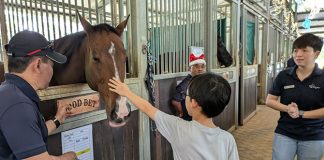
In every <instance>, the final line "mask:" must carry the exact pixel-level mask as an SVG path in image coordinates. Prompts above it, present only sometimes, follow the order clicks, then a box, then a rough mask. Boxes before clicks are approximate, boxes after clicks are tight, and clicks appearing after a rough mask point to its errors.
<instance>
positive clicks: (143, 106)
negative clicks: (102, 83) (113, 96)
mask: <svg viewBox="0 0 324 160" xmlns="http://www.w3.org/2000/svg"><path fill="white" fill-rule="evenodd" d="M108 85H109V86H110V88H109V90H110V91H113V92H115V93H117V94H119V95H120V96H125V97H127V98H128V100H129V101H131V102H132V103H133V104H134V105H135V107H137V108H138V109H139V110H140V111H142V112H144V113H145V114H146V115H148V116H149V117H150V118H151V119H152V120H154V117H155V114H156V112H157V111H158V109H157V108H155V107H153V106H152V105H151V104H150V103H149V102H148V101H146V100H145V99H143V98H141V97H139V96H137V95H136V94H134V93H133V92H132V91H130V90H129V88H128V87H127V85H126V84H125V83H122V82H121V81H119V80H117V79H116V78H112V79H110V80H109V83H108Z"/></svg>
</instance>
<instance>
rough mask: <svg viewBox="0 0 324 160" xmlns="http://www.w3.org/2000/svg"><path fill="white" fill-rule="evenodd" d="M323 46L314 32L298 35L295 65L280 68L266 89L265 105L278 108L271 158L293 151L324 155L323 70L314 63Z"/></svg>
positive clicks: (285, 159)
mask: <svg viewBox="0 0 324 160" xmlns="http://www.w3.org/2000/svg"><path fill="white" fill-rule="evenodd" d="M322 47H323V41H322V39H321V38H319V37H318V36H315V35H313V34H309V33H308V34H304V35H302V36H301V37H299V38H297V39H296V40H295V41H294V43H293V58H294V61H295V63H296V66H294V67H291V68H287V69H285V70H283V71H281V72H280V73H279V74H278V76H277V78H276V80H275V82H274V84H273V86H272V88H271V89H270V91H269V94H268V96H267V101H266V104H267V106H269V107H271V108H273V109H275V110H278V111H280V119H279V120H278V126H277V128H276V130H275V136H274V140H273V146H272V159H273V160H293V159H294V157H295V156H296V155H297V158H298V160H313V159H314V160H319V159H321V157H323V155H324V72H323V70H322V69H320V68H318V66H317V64H316V63H315V59H316V58H317V57H318V56H319V54H320V52H321V49H322ZM279 97H280V101H278V100H279Z"/></svg>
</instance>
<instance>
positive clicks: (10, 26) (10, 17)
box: [0, 0, 13, 43]
mask: <svg viewBox="0 0 324 160" xmlns="http://www.w3.org/2000/svg"><path fill="white" fill-rule="evenodd" d="M0 3H1V2H0ZM3 7H5V4H4V3H3ZM10 9H12V3H9V0H8V5H7V13H8V14H7V17H8V22H9V34H7V35H9V37H12V36H11V35H12V25H13V24H12V23H13V19H12V10H11V14H9V12H10ZM0 16H1V15H0ZM5 23H6V22H4V23H3V24H5ZM3 28H6V27H3ZM2 33H3V32H2ZM2 37H3V36H2ZM5 43H7V42H5Z"/></svg>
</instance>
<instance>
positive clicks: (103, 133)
mask: <svg viewBox="0 0 324 160" xmlns="http://www.w3.org/2000/svg"><path fill="white" fill-rule="evenodd" d="M138 112H139V111H137V110H136V111H133V112H132V113H131V116H130V119H129V121H128V122H127V124H126V125H125V126H123V127H120V128H112V127H110V126H109V125H108V121H107V120H103V121H99V122H96V123H93V124H92V125H93V126H92V127H93V132H92V133H93V149H94V159H95V160H110V159H111V160H138V159H139V130H138V120H139V119H138V118H139V115H138V114H139V113H138ZM48 151H49V153H50V154H52V155H60V154H62V144H61V134H55V135H51V136H49V138H48Z"/></svg>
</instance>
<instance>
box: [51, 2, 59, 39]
mask: <svg viewBox="0 0 324 160" xmlns="http://www.w3.org/2000/svg"><path fill="white" fill-rule="evenodd" d="M51 15H52V23H53V24H52V31H53V40H54V39H56V32H55V22H54V2H53V1H51ZM58 26H59V24H58Z"/></svg>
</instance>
